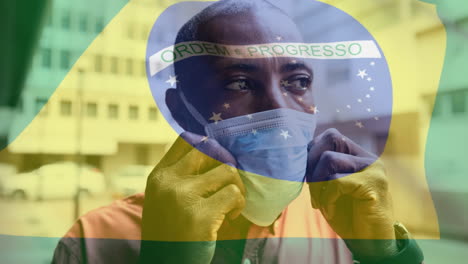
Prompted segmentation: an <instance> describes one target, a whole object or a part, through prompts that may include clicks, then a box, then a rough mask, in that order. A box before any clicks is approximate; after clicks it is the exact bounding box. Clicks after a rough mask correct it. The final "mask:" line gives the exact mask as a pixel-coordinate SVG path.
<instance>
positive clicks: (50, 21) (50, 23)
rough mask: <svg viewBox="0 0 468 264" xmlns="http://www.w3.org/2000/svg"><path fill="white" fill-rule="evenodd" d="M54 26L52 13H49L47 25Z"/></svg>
mask: <svg viewBox="0 0 468 264" xmlns="http://www.w3.org/2000/svg"><path fill="white" fill-rule="evenodd" d="M52 24H53V21H52V12H51V11H49V12H48V13H47V22H46V25H47V26H48V27H52Z"/></svg>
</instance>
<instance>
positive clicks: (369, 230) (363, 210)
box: [306, 129, 397, 259]
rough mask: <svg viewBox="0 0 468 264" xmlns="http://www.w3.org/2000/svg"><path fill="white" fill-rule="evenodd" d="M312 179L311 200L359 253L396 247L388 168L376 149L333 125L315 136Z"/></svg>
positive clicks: (377, 253)
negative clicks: (370, 150) (375, 151)
mask: <svg viewBox="0 0 468 264" xmlns="http://www.w3.org/2000/svg"><path fill="white" fill-rule="evenodd" d="M310 146H311V148H310V150H309V157H308V164H307V175H306V177H307V182H309V190H310V194H311V199H312V206H313V208H315V209H320V211H321V212H322V214H323V215H324V217H325V218H326V219H327V221H328V223H329V224H330V226H331V227H332V228H333V229H334V230H335V232H336V233H337V234H338V235H339V236H340V237H341V238H343V239H344V240H345V241H346V243H347V245H348V247H349V248H350V250H351V251H352V252H353V253H354V254H356V255H359V256H362V257H364V258H369V259H378V258H380V257H386V256H388V255H391V254H394V253H395V252H396V251H397V248H396V243H395V233H394V229H393V224H394V218H393V210H392V203H391V196H390V193H389V191H388V181H387V178H386V174H385V169H384V167H383V165H382V163H380V162H379V161H378V160H377V157H376V156H374V155H373V154H370V153H369V152H367V151H365V150H364V149H362V148H361V147H360V146H358V145H357V144H356V143H354V142H352V141H351V140H350V139H348V138H346V137H345V136H343V135H342V134H340V133H339V132H338V131H337V130H336V129H329V130H327V131H325V132H324V133H323V134H321V135H319V136H317V137H316V138H315V139H314V140H313V141H312V142H311V145H310Z"/></svg>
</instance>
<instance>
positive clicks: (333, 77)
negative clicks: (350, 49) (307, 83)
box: [327, 61, 350, 85]
mask: <svg viewBox="0 0 468 264" xmlns="http://www.w3.org/2000/svg"><path fill="white" fill-rule="evenodd" d="M349 76H350V66H349V62H344V61H343V62H342V61H340V62H339V63H338V62H335V61H331V62H330V63H329V66H328V69H327V82H328V84H329V85H335V84H339V83H343V82H346V81H348V80H349Z"/></svg>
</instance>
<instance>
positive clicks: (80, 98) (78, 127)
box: [73, 68, 84, 221]
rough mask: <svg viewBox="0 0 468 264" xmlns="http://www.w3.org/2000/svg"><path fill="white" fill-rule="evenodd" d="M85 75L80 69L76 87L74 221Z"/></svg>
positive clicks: (77, 203)
mask: <svg viewBox="0 0 468 264" xmlns="http://www.w3.org/2000/svg"><path fill="white" fill-rule="evenodd" d="M83 75H84V70H83V69H81V68H80V69H78V83H77V87H76V104H77V107H76V117H77V123H76V130H77V131H76V158H77V170H76V188H75V195H74V210H73V211H74V214H73V216H74V219H73V221H75V220H76V219H78V217H80V194H81V184H80V178H81V170H82V167H83V156H82V155H83V153H82V149H81V143H82V136H83V135H82V129H83V128H82V126H83Z"/></svg>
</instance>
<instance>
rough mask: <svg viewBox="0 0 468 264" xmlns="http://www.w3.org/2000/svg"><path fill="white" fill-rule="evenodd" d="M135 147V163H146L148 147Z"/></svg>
mask: <svg viewBox="0 0 468 264" xmlns="http://www.w3.org/2000/svg"><path fill="white" fill-rule="evenodd" d="M135 148H136V151H135V152H136V163H137V164H139V165H146V164H147V162H148V156H149V149H148V147H147V146H146V145H137V146H135Z"/></svg>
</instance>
